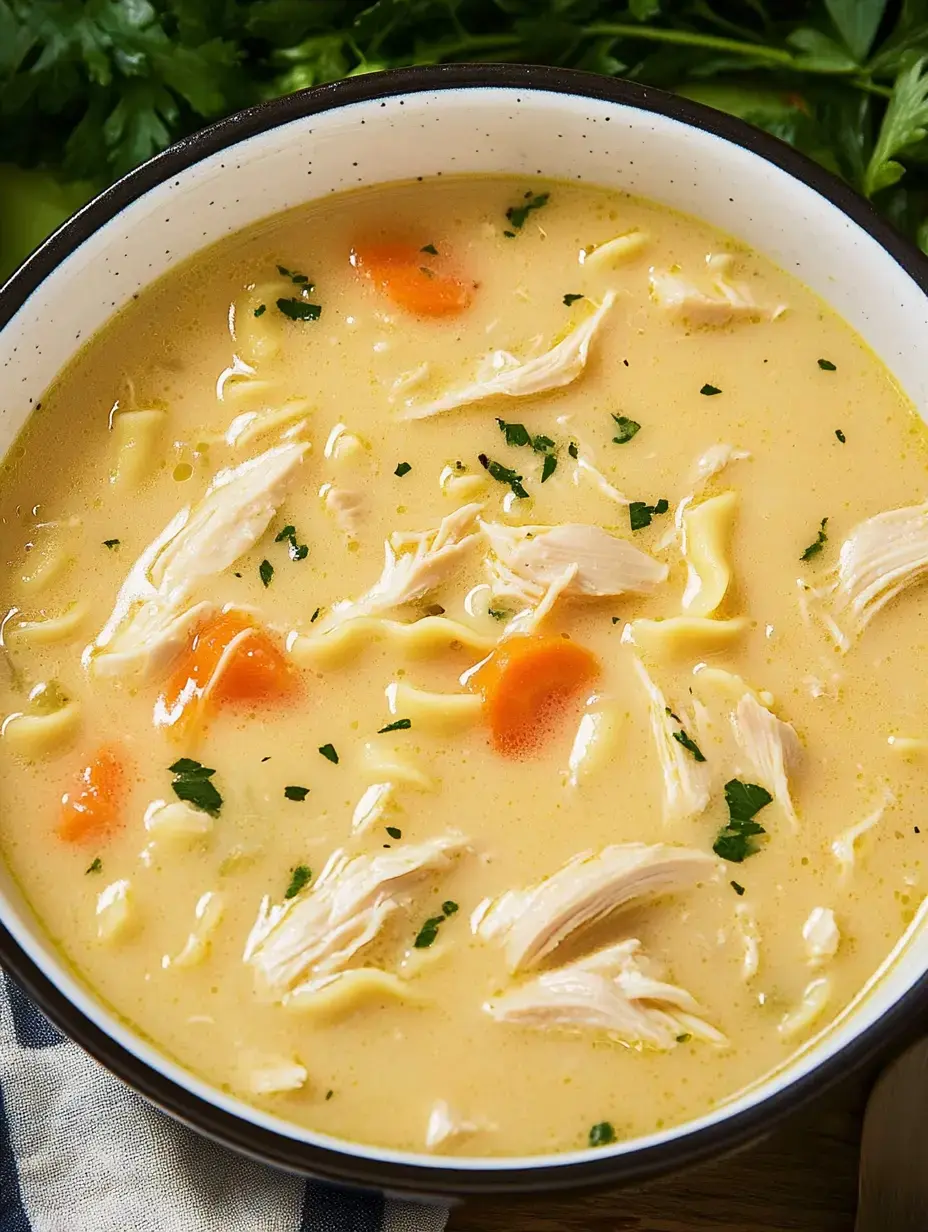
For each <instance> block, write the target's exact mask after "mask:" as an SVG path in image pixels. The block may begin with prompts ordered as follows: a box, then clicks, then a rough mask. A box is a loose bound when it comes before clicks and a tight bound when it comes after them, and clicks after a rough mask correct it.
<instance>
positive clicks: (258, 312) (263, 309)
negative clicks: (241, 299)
mask: <svg viewBox="0 0 928 1232" xmlns="http://www.w3.org/2000/svg"><path fill="white" fill-rule="evenodd" d="M266 312H267V304H259V305H258V307H257V308H256V309H255V316H256V317H263V316H264V314H265V313H266Z"/></svg>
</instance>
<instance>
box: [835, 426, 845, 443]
mask: <svg viewBox="0 0 928 1232" xmlns="http://www.w3.org/2000/svg"><path fill="white" fill-rule="evenodd" d="M835 436H836V437H837V438H838V440H839V441H840V442H841V444H842V445H846V444H847V437H846V436H845V435H844V433H843V432H842V431H841V429H840V428H835Z"/></svg>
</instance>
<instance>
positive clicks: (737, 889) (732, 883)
mask: <svg viewBox="0 0 928 1232" xmlns="http://www.w3.org/2000/svg"><path fill="white" fill-rule="evenodd" d="M728 884H729V885H730V886H731V888H732V889H733V890H734V892H735V893H736V894H737V895H738V897H739V898H740V897H741V895H742V894H743V893H744V886H743V885H739V884H738V882H737V881H730V882H729V883H728Z"/></svg>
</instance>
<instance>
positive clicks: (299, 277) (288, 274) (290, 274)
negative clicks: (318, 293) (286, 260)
mask: <svg viewBox="0 0 928 1232" xmlns="http://www.w3.org/2000/svg"><path fill="white" fill-rule="evenodd" d="M277 272H278V274H282V275H283V277H284V278H289V279H290V281H291V282H295V283H296V284H297V286H298V287H302V289H303V291H304V292H305V291H312V289H313V284H312V283H311V282H310V281H309V279H308V278H307V277H306V275H305V274H298V273H296V272H295V271H293V270H288V269H285V268H284V266H282V265H278V267H277Z"/></svg>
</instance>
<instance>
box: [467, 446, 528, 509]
mask: <svg viewBox="0 0 928 1232" xmlns="http://www.w3.org/2000/svg"><path fill="white" fill-rule="evenodd" d="M477 460H478V461H479V463H480V465H481V466H482V467H483V469H484V470H485V471H488V472H489V474H490V475H491V476H492V477H493V478H494V479H495V480H496V482H497V483H507V484H508V485H509V487H510V488H511V489H512V491H513V492H514V493H515V495H516V496H518V497H521V498H522V499H527V498H528V493H527V492H526V490H525V488H524V487H523V486H522V476H521V475H519V474H517V473H516V472H515V471H514V470H512V469H511V468H510V467H508V466H503V464H502V463H501V462H494V461H492V460H491V459H490V458H488V457H487V455H486V454H485V453H481V454H478V458H477Z"/></svg>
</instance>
